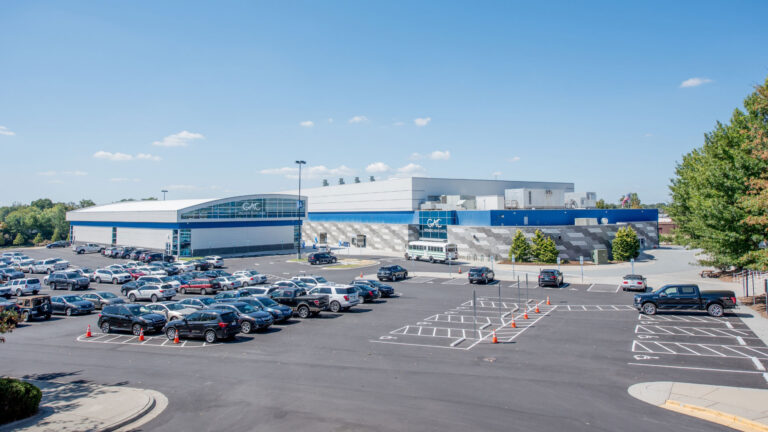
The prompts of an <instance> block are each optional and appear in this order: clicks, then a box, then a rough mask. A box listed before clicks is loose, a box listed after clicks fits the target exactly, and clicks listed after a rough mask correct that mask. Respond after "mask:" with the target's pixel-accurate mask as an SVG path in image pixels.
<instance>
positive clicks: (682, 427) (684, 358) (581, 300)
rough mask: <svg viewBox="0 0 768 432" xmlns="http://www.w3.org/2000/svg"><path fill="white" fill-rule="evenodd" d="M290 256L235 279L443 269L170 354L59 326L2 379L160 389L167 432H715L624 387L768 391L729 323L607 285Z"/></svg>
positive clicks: (15, 353)
mask: <svg viewBox="0 0 768 432" xmlns="http://www.w3.org/2000/svg"><path fill="white" fill-rule="evenodd" d="M26 253H27V254H28V255H29V256H31V257H34V258H38V257H40V258H42V257H48V256H61V257H62V258H64V259H67V260H69V261H70V262H71V263H72V264H75V265H80V266H89V267H94V268H95V267H99V266H102V265H106V264H109V263H113V262H120V260H112V259H109V258H104V257H101V256H98V255H74V254H73V253H72V252H71V251H70V250H69V249H65V250H60V249H57V250H45V249H32V250H27V251H26ZM291 258H293V257H292V256H268V257H259V258H240V259H227V260H226V265H227V268H226V269H225V270H228V271H236V270H241V269H246V268H248V269H255V270H258V271H260V272H262V273H265V274H267V275H269V276H270V280H275V279H277V278H282V277H289V276H291V275H296V274H299V273H301V272H304V273H307V274H321V275H323V276H325V277H326V278H327V279H329V280H332V281H336V282H348V281H350V280H352V279H354V278H355V277H356V276H359V274H360V272H363V273H365V274H370V273H373V272H375V270H376V268H377V266H378V264H379V263H398V264H401V265H403V266H405V267H406V268H408V269H409V270H411V271H424V272H440V271H443V272H445V273H446V277H443V278H440V277H423V278H411V279H410V280H406V281H401V282H396V283H392V285H393V286H394V287H395V291H396V292H397V296H396V297H394V298H390V299H380V300H378V301H376V302H374V303H366V304H363V305H359V306H357V307H355V308H353V309H352V310H351V311H349V312H346V313H338V314H333V313H328V312H323V313H322V314H321V315H320V316H319V317H318V318H309V319H306V320H300V319H298V318H294V319H292V320H291V321H289V322H288V323H286V324H283V325H275V326H273V327H272V328H271V329H270V330H268V331H266V332H263V333H256V334H252V335H241V336H238V338H237V340H236V341H234V342H227V343H217V344H211V345H206V346H201V344H197V345H196V346H194V347H193V346H191V345H190V346H186V347H180V346H174V345H172V344H162V343H161V342H160V341H161V340H162V339H160V338H162V337H163V336H162V335H155V336H158V343H155V344H136V343H132V342H131V341H130V337H127V338H125V339H127V341H126V342H125V343H122V341H123V339H121V340H119V341H118V343H114V341H112V343H108V342H109V339H107V340H102V342H99V341H98V340H96V341H83V339H82V338H80V337H81V336H82V335H83V334H84V333H85V329H86V326H87V325H88V324H91V327H92V329H93V330H94V331H95V332H96V334H95V336H97V337H98V336H100V335H99V334H98V331H97V329H96V326H95V323H96V320H97V316H96V314H93V315H91V316H82V317H63V316H58V317H56V318H55V319H53V320H51V321H49V322H34V323H29V324H25V325H23V326H21V327H20V328H18V329H17V330H15V331H14V332H13V333H12V334H10V335H7V343H6V344H4V345H3V347H2V350H3V366H4V367H3V373H4V374H7V375H12V376H18V377H28V378H33V379H55V380H57V381H59V382H66V381H75V380H77V381H81V382H91V383H95V384H99V385H128V386H131V387H137V388H148V389H152V390H156V391H159V392H161V393H163V394H164V395H165V396H166V397H167V398H168V400H169V405H168V408H167V409H166V410H165V411H164V412H163V413H162V414H161V415H159V416H158V417H157V418H156V419H154V420H152V421H151V422H149V423H148V424H146V425H144V426H143V428H142V429H143V430H157V431H177V430H222V429H229V428H236V429H240V430H312V431H317V430H321V431H322V430H368V431H402V430H409V431H434V430H467V429H472V430H484V431H496V430H499V431H502V430H503V431H510V430H513V431H558V432H559V431H562V430H568V431H595V430H598V431H600V430H602V431H617V430H633V431H658V430H676V431H719V430H722V429H723V427H722V426H720V425H715V424H711V423H708V422H705V421H702V420H698V419H695V418H691V417H688V416H684V415H681V414H678V413H675V412H671V411H668V410H664V409H661V408H658V407H656V406H652V405H648V404H646V403H643V402H641V401H639V400H637V399H635V398H633V397H632V396H630V395H629V394H628V392H627V389H628V388H629V387H630V386H631V385H633V384H636V383H640V382H652V381H683V382H689V383H701V384H713V385H726V386H740V387H752V388H761V389H763V388H766V381H765V379H764V378H763V371H761V370H760V367H762V368H763V369H764V368H765V365H766V364H768V356H765V355H762V354H761V353H764V352H766V347H765V345H764V344H763V343H762V341H761V340H760V339H759V338H756V337H755V336H754V334H753V333H751V332H750V330H749V329H748V328H746V326H744V325H743V324H742V323H741V322H740V319H739V317H738V316H736V315H734V314H729V315H728V316H726V317H725V318H724V319H720V320H714V319H712V320H710V319H709V317H707V316H706V315H704V314H700V313H690V314H665V315H658V316H657V317H654V318H661V317H664V318H662V319H659V320H656V319H653V320H647V319H645V318H644V317H643V316H640V315H639V314H638V313H637V311H635V310H632V309H631V308H629V307H628V305H631V299H632V294H631V293H624V292H621V291H620V290H616V289H615V288H616V287H614V286H613V285H611V284H602V285H600V284H580V283H577V281H566V282H570V283H569V284H567V285H566V286H564V287H562V288H559V289H554V288H540V287H535V286H534V284H533V283H529V285H528V289H525V286H524V285H523V286H517V284H516V283H510V282H502V283H500V284H491V285H488V286H479V285H469V284H459V283H457V282H456V280H455V279H453V280H452V279H450V278H448V277H447V270H448V269H447V266H444V265H442V264H429V263H414V262H405V261H403V260H401V259H399V258H393V257H381V258H380V259H377V260H376V261H377V264H376V265H373V266H370V267H367V268H362V269H338V270H329V269H324V268H323V267H322V266H321V267H315V266H310V265H308V264H305V263H296V262H289V260H290V259H291ZM342 258H343V256H342ZM374 258H375V257H374ZM436 269H437V270H436ZM465 270H466V269H465ZM451 271H452V272H453V271H455V268H451ZM579 282H580V281H579ZM92 288H94V289H105V290H109V291H112V292H116V293H119V286H112V285H110V284H106V285H105V284H101V285H98V286H96V285H95V284H94V285H93V286H92ZM499 291H501V292H499ZM59 293H61V291H59ZM473 294H474V298H476V299H477V302H476V303H473ZM499 297H501V301H499ZM547 297H549V300H550V304H549V305H547V304H546V299H547ZM180 298H181V296H180ZM537 306H538V308H539V311H538V312H536V310H535V308H536V307H537ZM523 314H527V315H528V319H525V318H524V317H523V316H522V315H523ZM475 317H477V320H476V319H475ZM513 318H514V324H515V327H514V328H513V327H512V322H511V320H512V319H513ZM641 318H643V319H641ZM483 326H485V327H484V328H480V327H483ZM403 328H407V329H406V330H405V331H404V330H403ZM413 329H416V330H413ZM494 330H496V333H497V337H498V339H499V342H500V343H498V344H493V343H492V334H493V331H494ZM665 330H666V331H665ZM685 332H688V333H692V334H689V335H687V336H686V333H685ZM677 333H682V336H681V335H678V334H677ZM115 336H118V335H115ZM148 336H153V335H148ZM78 338H80V340H78ZM462 338H463V340H461V339H462ZM739 339H741V341H739ZM742 342H743V344H742ZM452 344H455V345H452ZM749 349H751V351H749Z"/></svg>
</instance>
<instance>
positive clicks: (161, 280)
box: [137, 276, 181, 290]
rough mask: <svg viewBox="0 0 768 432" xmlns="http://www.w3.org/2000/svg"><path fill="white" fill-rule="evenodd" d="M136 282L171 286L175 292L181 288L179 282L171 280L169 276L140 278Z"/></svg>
mask: <svg viewBox="0 0 768 432" xmlns="http://www.w3.org/2000/svg"><path fill="white" fill-rule="evenodd" d="M137 280H140V281H144V282H146V283H151V284H168V285H170V286H172V287H173V289H175V290H178V289H180V288H181V282H179V281H178V280H176V279H173V278H172V277H170V276H142V277H140V278H138V279H137Z"/></svg>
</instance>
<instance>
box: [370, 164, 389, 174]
mask: <svg viewBox="0 0 768 432" xmlns="http://www.w3.org/2000/svg"><path fill="white" fill-rule="evenodd" d="M391 170H392V168H390V167H389V165H387V164H385V163H384V162H374V163H372V164H370V165H368V166H367V167H365V172H368V173H372V174H375V173H385V172H389V171H391Z"/></svg>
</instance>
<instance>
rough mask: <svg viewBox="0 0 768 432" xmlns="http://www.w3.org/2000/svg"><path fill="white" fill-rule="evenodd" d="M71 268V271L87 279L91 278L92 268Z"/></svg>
mask: <svg viewBox="0 0 768 432" xmlns="http://www.w3.org/2000/svg"><path fill="white" fill-rule="evenodd" d="M71 270H72V271H73V272H75V273H77V274H79V275H80V276H82V277H84V278H86V279H88V280H89V281H90V280H91V277H92V276H93V270H91V269H90V268H88V267H80V268H73V269H71Z"/></svg>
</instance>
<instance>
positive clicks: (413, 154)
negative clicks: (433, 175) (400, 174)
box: [408, 153, 424, 160]
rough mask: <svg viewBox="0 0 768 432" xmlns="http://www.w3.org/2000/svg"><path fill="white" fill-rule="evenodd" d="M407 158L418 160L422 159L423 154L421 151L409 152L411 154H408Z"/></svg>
mask: <svg viewBox="0 0 768 432" xmlns="http://www.w3.org/2000/svg"><path fill="white" fill-rule="evenodd" d="M408 159H410V160H419V159H424V156H423V155H422V154H421V153H411V156H409V157H408Z"/></svg>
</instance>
